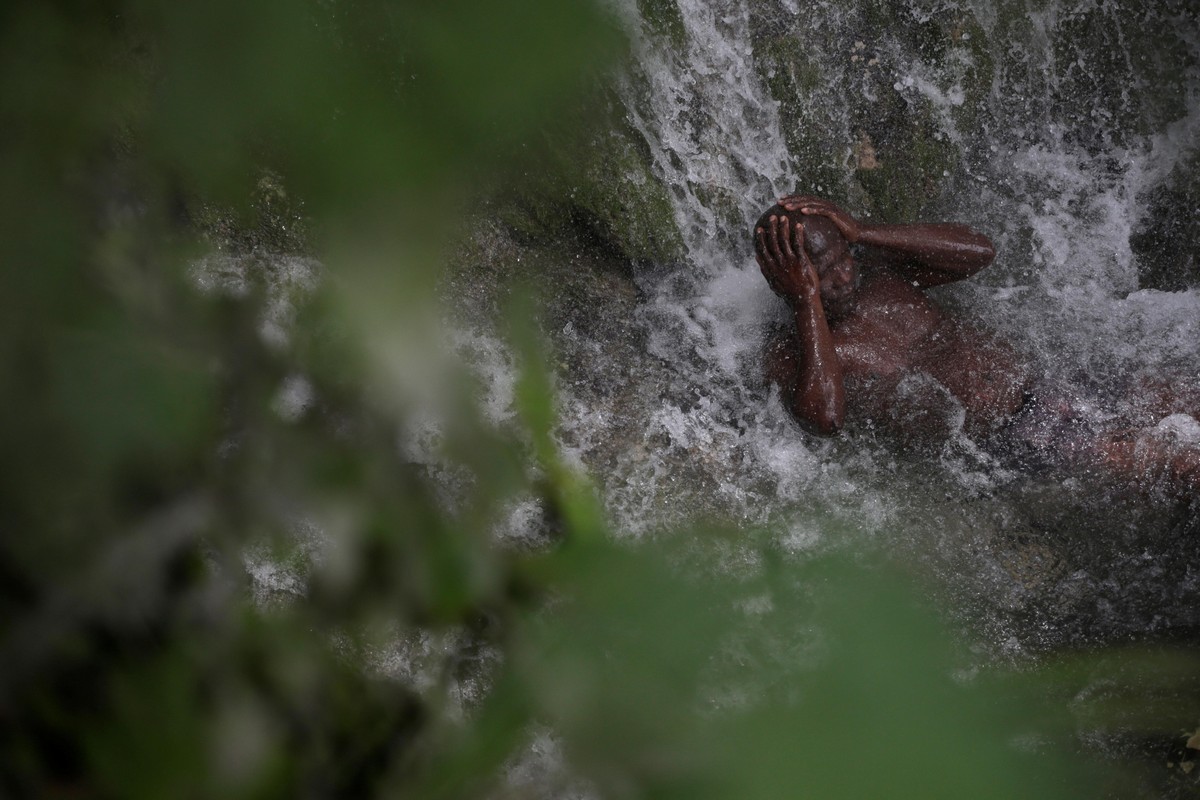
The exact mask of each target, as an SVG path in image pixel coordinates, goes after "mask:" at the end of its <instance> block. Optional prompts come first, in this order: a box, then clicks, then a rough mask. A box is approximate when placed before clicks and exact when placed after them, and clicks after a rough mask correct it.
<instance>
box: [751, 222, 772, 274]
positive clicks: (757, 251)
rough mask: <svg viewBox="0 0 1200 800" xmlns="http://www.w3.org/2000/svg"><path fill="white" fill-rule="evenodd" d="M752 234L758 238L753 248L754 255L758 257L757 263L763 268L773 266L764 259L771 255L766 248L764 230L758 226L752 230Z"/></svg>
mask: <svg viewBox="0 0 1200 800" xmlns="http://www.w3.org/2000/svg"><path fill="white" fill-rule="evenodd" d="M754 235H755V237H756V238H757V239H758V246H757V247H755V248H754V257H755V258H756V259H758V265H759V266H760V267H762V268H763V269H764V270H765V269H767V267H769V266H773V265H771V264H768V263H766V260H767V259H768V258H770V256H771V254H770V252H769V251H768V250H767V239H766V231H764V230H763V229H762V228H758V229H756V230H755V231H754Z"/></svg>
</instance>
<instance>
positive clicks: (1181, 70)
mask: <svg viewBox="0 0 1200 800" xmlns="http://www.w3.org/2000/svg"><path fill="white" fill-rule="evenodd" d="M1172 6H1174V8H1172ZM1186 13H1189V12H1187V10H1186V9H1185V8H1184V7H1183V5H1182V4H1180V3H1178V2H1167V3H1161V4H1159V3H1155V4H1149V5H1142V4H1140V3H1132V2H1125V3H1120V4H1108V5H1104V6H1097V7H1091V8H1084V9H1080V10H1078V11H1076V12H1073V13H1071V14H1069V15H1067V16H1066V17H1065V18H1064V19H1063V20H1062V21H1061V22H1060V24H1059V26H1058V29H1057V32H1056V33H1057V35H1056V36H1055V39H1054V53H1055V60H1056V62H1057V63H1059V64H1063V65H1065V66H1064V67H1063V68H1062V69H1061V75H1060V77H1059V80H1057V81H1056V82H1055V84H1054V86H1053V87H1052V94H1051V96H1050V97H1049V98H1048V102H1049V103H1050V104H1051V105H1052V106H1054V107H1056V108H1059V109H1063V110H1064V111H1065V112H1066V116H1067V117H1068V118H1069V119H1070V120H1071V126H1070V128H1069V130H1068V140H1069V141H1071V142H1072V143H1074V144H1078V145H1080V146H1082V147H1084V148H1085V149H1087V150H1088V151H1089V152H1093V153H1096V152H1104V151H1108V150H1110V149H1112V148H1113V147H1123V146H1127V145H1128V144H1130V137H1140V136H1145V135H1149V134H1152V133H1155V132H1157V131H1160V130H1162V129H1163V128H1165V127H1166V125H1167V124H1169V123H1170V122H1172V121H1174V120H1177V119H1180V118H1182V117H1184V116H1186V115H1187V113H1188V111H1189V108H1188V80H1189V78H1188V76H1189V74H1190V73H1192V72H1193V71H1194V70H1195V68H1196V67H1197V61H1196V56H1195V51H1194V49H1193V46H1192V45H1191V44H1190V43H1189V41H1188V40H1187V38H1188V36H1189V35H1190V34H1189V32H1188V30H1187V29H1186V26H1185V27H1184V29H1182V30H1181V29H1180V26H1178V25H1177V24H1172V23H1173V22H1174V21H1175V20H1177V19H1179V18H1180V17H1181V16H1182V15H1184V14H1186ZM1117 122H1119V123H1120V124H1116V123H1117Z"/></svg>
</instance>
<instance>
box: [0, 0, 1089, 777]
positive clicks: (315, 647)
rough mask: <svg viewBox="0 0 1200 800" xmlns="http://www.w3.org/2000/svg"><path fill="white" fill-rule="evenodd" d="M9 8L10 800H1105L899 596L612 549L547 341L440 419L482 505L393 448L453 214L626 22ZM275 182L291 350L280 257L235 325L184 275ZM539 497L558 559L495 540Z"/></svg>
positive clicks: (253, 281) (4, 353)
mask: <svg viewBox="0 0 1200 800" xmlns="http://www.w3.org/2000/svg"><path fill="white" fill-rule="evenodd" d="M0 15H2V19H0V22H2V24H0V31H3V38H2V40H0V54H2V55H0V58H3V60H4V64H3V69H0V76H3V77H2V78H0V152H2V154H3V162H4V163H5V165H6V171H7V174H6V180H5V181H3V182H2V183H0V263H3V265H4V266H3V269H2V272H0V404H2V405H0V409H2V411H3V417H4V421H3V424H2V425H0V459H2V472H3V475H4V480H3V483H2V484H0V531H2V534H0V664H2V665H3V666H2V669H0V793H2V794H4V795H5V796H14V797H16V796H40V797H54V796H62V797H67V796H69V797H121V798H161V797H221V798H227V797H266V796H279V797H290V796H312V797H325V796H352V797H367V796H373V795H387V796H391V795H395V794H398V793H400V792H403V793H404V796H424V797H461V796H479V795H484V794H490V795H492V796H503V795H504V794H505V793H506V792H507V791H510V790H512V791H515V792H517V793H523V792H526V791H528V792H532V791H534V789H533V788H530V787H526V788H525V789H524V790H522V789H519V788H517V789H514V788H513V786H515V785H516V784H505V783H504V782H503V781H502V780H501V779H502V777H503V775H504V768H505V766H506V765H507V766H508V767H510V768H511V767H513V765H514V764H516V763H517V761H515V760H514V759H517V760H519V758H520V753H521V752H522V749H523V747H524V746H525V744H526V743H527V741H528V739H529V737H530V736H531V735H534V733H535V732H536V731H538V730H549V731H552V732H553V735H554V736H555V737H556V740H557V741H559V742H561V749H562V753H563V758H564V759H565V763H566V764H567V765H568V766H567V771H566V772H565V773H564V774H557V773H555V774H548V775H546V776H545V777H544V781H543V785H544V786H546V787H549V788H550V789H554V788H555V787H556V786H557V787H558V788H563V787H564V786H565V785H566V784H570V785H571V787H573V788H578V785H576V784H574V783H573V781H576V780H579V781H585V782H586V783H585V784H584V785H586V786H591V787H593V788H594V789H595V790H597V791H599V792H600V793H601V794H603V795H604V796H614V797H615V796H665V797H681V798H683V797H687V798H696V797H791V796H796V795H812V796H817V797H864V796H887V797H898V796H914V797H916V796H919V797H931V796H932V797H955V798H958V797H963V796H973V797H991V796H995V797H1001V796H1005V797H1008V796H1039V797H1050V796H1056V795H1064V796H1065V795H1067V794H1071V793H1072V792H1070V791H1068V790H1067V788H1065V787H1066V786H1068V785H1074V786H1077V785H1078V783H1077V781H1076V779H1074V778H1071V783H1070V784H1067V783H1065V781H1066V780H1067V778H1068V777H1070V774H1069V773H1068V772H1066V771H1064V770H1065V767H1064V766H1063V765H1062V764H1059V763H1057V761H1056V758H1055V757H1054V756H1052V755H1049V754H1047V753H1046V752H1035V751H1033V750H1026V751H1022V750H1020V749H1017V748H1014V747H1013V746H1012V741H1013V736H1014V735H1016V734H1019V733H1022V732H1024V729H1023V728H1022V725H1023V724H1025V723H1024V721H1023V720H1025V719H1027V718H1026V717H1024V716H1023V709H1024V706H1022V705H1021V704H1019V703H1015V702H1012V700H1011V698H1012V697H1013V696H1014V695H1013V690H1012V689H1011V688H1006V689H1004V690H1003V692H1002V693H1001V692H989V691H986V690H985V689H983V688H981V687H979V686H971V685H959V684H956V683H955V682H953V681H952V680H951V678H950V666H951V661H950V659H949V654H948V651H947V645H946V642H945V639H944V637H943V636H942V635H941V634H940V633H939V631H938V630H937V628H936V626H934V625H932V623H931V622H930V620H929V618H928V617H927V615H925V614H924V613H920V612H918V611H916V610H914V608H913V606H912V603H911V602H910V599H909V597H908V595H907V593H906V592H905V591H904V590H903V589H901V588H899V587H898V585H897V584H896V583H895V582H894V581H893V580H892V579H891V578H890V577H889V576H888V575H887V574H886V572H884V571H882V570H880V569H877V568H864V567H862V566H859V567H851V566H849V565H846V564H831V563H818V564H810V565H807V566H801V565H797V564H792V563H785V562H784V561H783V560H781V559H780V558H779V557H778V555H777V554H773V552H772V549H771V548H770V547H769V546H768V545H766V544H764V545H763V547H762V548H761V551H762V557H763V559H764V563H765V564H766V566H765V567H764V568H763V570H761V572H759V573H758V574H757V575H756V576H755V577H753V578H745V577H741V578H732V577H721V576H720V573H719V572H716V571H714V570H712V569H704V570H696V571H690V570H689V569H687V568H684V567H682V566H680V565H681V564H684V563H687V561H688V559H687V558H684V557H683V556H681V555H680V553H681V550H686V549H687V543H688V540H689V536H710V537H711V536H718V535H726V536H732V535H734V534H732V533H728V532H726V533H719V532H713V531H709V532H694V533H692V534H689V535H683V534H680V535H678V536H675V537H664V541H663V542H661V543H659V544H657V545H653V546H645V547H641V548H637V549H635V550H630V549H627V548H622V547H618V546H615V545H613V544H612V543H611V542H610V540H609V538H608V537H607V536H606V532H605V528H604V523H603V519H602V514H601V513H600V511H599V509H598V508H597V506H596V503H595V500H594V498H593V496H592V495H591V494H590V493H589V491H588V489H587V487H586V484H585V483H584V482H583V481H582V480H581V479H580V478H579V477H578V476H577V475H575V474H574V473H572V472H571V471H570V470H568V469H566V468H565V467H564V466H563V464H562V463H561V462H560V461H559V460H558V457H557V455H556V450H555V446H554V442H553V437H552V434H551V431H552V427H553V424H554V412H553V403H552V398H551V394H550V390H549V382H548V378H547V376H546V375H544V374H543V373H542V372H541V371H540V369H539V367H538V366H537V365H538V364H539V362H540V361H541V359H540V358H539V357H538V356H537V336H536V334H535V333H534V332H532V331H531V330H530V329H528V328H527V327H523V326H521V325H517V326H515V330H516V333H515V334H514V336H513V341H514V342H515V343H516V346H517V348H518V350H519V351H520V352H522V353H523V354H524V363H525V367H524V369H523V376H524V377H523V379H522V383H521V385H520V387H519V390H518V395H519V401H518V405H519V407H520V410H521V414H522V421H521V424H520V425H516V426H513V428H511V429H508V430H496V429H494V428H491V427H488V426H485V425H483V424H481V423H480V422H479V417H478V415H477V413H476V412H474V411H471V410H470V397H469V394H468V393H466V392H465V391H460V392H457V393H452V395H451V399H450V400H449V401H448V402H449V403H450V405H451V406H452V407H458V406H462V407H463V408H464V409H467V410H465V411H463V412H462V413H457V414H449V415H448V419H449V420H450V422H449V424H448V426H447V428H446V429H445V430H444V431H443V440H444V442H443V450H444V459H445V461H446V463H447V464H454V465H456V467H455V468H456V469H457V470H458V473H457V474H458V476H459V479H458V481H457V483H458V484H459V491H458V492H457V493H456V494H455V496H454V497H453V498H447V497H446V496H445V493H444V490H443V489H442V488H440V487H441V486H442V484H441V483H439V482H436V481H434V480H432V479H431V468H430V467H429V466H428V465H425V464H418V463H413V461H412V460H410V459H407V458H406V457H405V456H404V455H403V454H402V451H401V450H400V448H398V447H397V446H396V445H395V442H396V439H397V431H398V430H400V429H401V428H402V427H403V426H404V424H405V423H406V420H407V419H408V418H409V417H410V416H411V415H412V414H413V413H415V412H414V408H415V407H416V400H414V397H415V396H416V395H417V394H418V393H419V392H418V390H419V389H421V388H423V386H422V383H423V381H425V380H426V377H427V373H426V372H424V371H420V370H422V369H424V367H422V365H423V364H425V362H424V361H423V360H422V359H421V358H417V357H415V356H414V351H423V350H425V349H428V348H429V343H428V342H426V341H418V340H414V338H413V337H415V336H419V335H428V334H429V329H428V328H424V327H422V320H423V319H424V318H425V317H426V316H427V313H426V312H427V311H428V309H429V308H430V306H431V304H432V302H433V287H434V285H435V283H436V271H437V267H438V264H439V263H440V256H439V252H440V251H439V247H440V244H441V241H442V238H443V230H444V227H445V226H444V224H443V223H445V222H446V221H447V220H453V219H454V218H455V214H454V211H455V209H456V206H455V205H454V204H453V203H451V202H448V200H447V198H452V197H460V196H463V195H466V196H468V197H469V196H470V184H469V181H471V180H472V179H473V178H475V177H478V176H481V175H486V174H488V173H489V172H490V171H491V170H493V169H495V168H496V167H497V165H498V164H499V163H500V160H501V159H502V158H503V156H504V153H505V152H506V149H507V148H508V147H510V146H512V145H513V144H514V143H516V142H518V141H519V140H520V139H521V137H523V136H525V135H527V134H528V133H529V132H530V131H532V130H534V129H535V128H536V127H537V126H539V125H541V124H543V123H544V122H545V121H546V120H547V119H548V118H549V117H550V116H551V115H553V113H554V111H555V109H556V108H557V107H558V105H557V104H558V102H559V101H560V100H563V99H566V98H569V97H570V96H571V95H572V92H573V91H574V89H575V87H576V86H577V84H578V82H579V81H580V80H581V79H582V76H584V75H585V74H586V73H587V71H588V70H589V69H592V68H593V67H594V66H595V65H596V64H598V63H601V60H602V59H603V58H604V57H605V56H606V54H607V53H608V51H609V50H610V48H611V47H612V45H613V44H614V38H615V34H613V33H612V31H611V29H610V27H609V25H608V23H607V22H606V21H605V19H604V18H603V17H602V16H601V15H600V14H599V13H598V12H597V11H595V9H593V8H591V7H590V6H587V5H584V4H562V3H559V2H557V0H517V1H516V2H511V3H505V4H486V3H479V4H471V3H464V2H443V3H439V4H436V5H433V4H425V5H421V6H416V5H415V4H414V5H413V7H401V6H397V5H394V4H387V3H381V2H364V3H359V4H355V5H354V6H353V7H348V6H346V5H343V4H336V3H320V2H313V3H282V2H265V3H255V4H244V3H236V2H227V1H225V0H211V1H210V2H206V3H203V4H197V3H154V2H149V1H148V0H147V1H145V2H135V1H134V0H130V1H129V2H119V1H117V0H114V2H110V3H101V4H84V5H79V4H71V3H58V4H51V3H15V4H9V5H8V6H6V7H5V9H4V10H3V11H2V12H0ZM266 168H270V169H272V170H274V172H275V173H276V174H278V175H280V176H282V180H283V185H285V186H288V187H291V188H292V189H294V190H298V191H299V194H300V196H302V197H304V198H305V202H306V204H307V208H308V209H309V218H310V220H311V223H312V226H313V229H314V230H315V231H316V232H315V233H314V234H313V235H314V237H315V238H316V240H317V241H316V242H315V244H314V246H315V247H317V248H318V250H319V252H320V254H321V257H322V261H323V262H324V263H325V265H326V269H327V274H326V280H325V284H324V288H323V289H322V290H320V291H318V292H314V293H313V294H312V295H311V296H309V297H307V299H306V300H305V302H304V307H303V308H302V309H301V311H300V313H299V317H298V319H297V321H296V323H295V325H294V329H293V331H292V336H291V339H290V340H289V341H288V342H287V343H286V344H285V345H281V344H280V343H279V342H278V341H274V340H271V339H269V338H264V337H263V336H261V335H260V333H259V327H260V325H261V316H260V310H261V309H260V305H261V304H260V302H259V301H260V300H261V298H262V296H263V295H265V294H267V293H268V286H269V284H270V283H271V281H272V280H273V279H274V277H277V276H274V277H273V276H272V274H271V273H272V270H273V269H278V268H279V263H278V262H272V261H270V259H267V260H258V261H254V260H252V261H250V262H247V263H248V264H249V268H248V269H249V272H248V274H247V275H246V276H245V279H246V292H245V296H244V297H240V298H230V297H227V296H222V295H204V294H202V293H199V292H197V291H196V290H195V289H194V287H193V286H192V281H191V280H190V279H189V276H188V274H187V267H186V265H187V264H188V263H189V260H190V259H192V258H194V257H196V256H198V255H200V254H202V253H203V252H204V251H205V249H206V248H211V245H201V244H198V243H197V242H196V241H195V238H194V226H193V225H192V224H190V222H191V221H194V220H195V219H196V218H197V217H199V216H203V215H202V214H198V210H199V209H203V208H206V207H208V206H206V204H215V205H217V206H233V207H241V208H243V209H244V211H245V212H246V214H247V217H246V219H245V220H244V221H243V223H242V224H243V225H244V227H245V228H247V229H250V228H252V227H253V225H254V224H255V223H254V221H253V213H254V209H253V208H252V207H250V206H249V204H248V201H247V198H249V197H251V196H252V194H253V192H252V191H251V190H252V188H253V187H255V186H256V185H258V183H259V181H260V178H261V176H262V174H263V170H264V169H266ZM514 318H515V319H525V320H526V321H527V318H528V315H527V314H526V315H521V314H514ZM298 373H303V374H305V375H307V376H308V377H309V379H310V380H311V381H312V383H313V385H314V387H315V396H316V397H317V398H318V402H317V404H316V407H314V408H312V409H310V410H309V412H308V413H306V414H304V415H302V416H301V418H300V419H299V420H297V421H290V422H289V421H285V420H284V419H283V418H282V417H281V416H280V414H278V413H277V412H276V411H275V410H274V409H273V403H274V402H275V398H276V396H277V392H278V389H279V387H280V385H281V382H282V381H284V379H285V378H287V377H288V376H292V375H296V374H298ZM528 497H536V498H540V502H541V503H542V506H543V507H544V508H545V510H546V514H547V517H548V527H549V528H552V529H556V530H558V531H559V536H558V539H559V541H558V543H557V544H547V545H546V546H545V547H544V548H541V549H535V550H533V551H532V552H525V551H520V550H514V549H512V548H509V549H503V548H500V547H498V546H496V544H495V543H494V542H493V537H492V535H491V531H492V528H493V527H494V525H495V523H496V521H497V520H498V519H499V518H500V517H501V516H502V515H503V514H504V513H505V511H506V509H508V508H510V507H511V504H512V502H513V501H515V500H519V499H523V498H528ZM306 523H316V524H320V525H321V526H322V528H323V530H324V531H325V535H326V536H327V537H328V539H329V540H330V542H331V544H330V547H329V549H328V551H327V552H326V553H325V555H324V557H323V558H319V559H316V560H315V561H316V563H315V564H313V565H312V568H311V573H310V575H309V577H308V583H307V585H305V586H304V587H301V588H299V589H297V590H296V592H295V596H294V597H293V598H292V599H291V601H289V602H287V603H282V604H275V605H270V604H268V605H266V606H264V605H261V604H256V603H255V602H253V600H252V597H251V591H250V589H251V587H250V585H249V581H248V580H247V577H246V570H245V567H244V558H245V556H246V554H247V553H250V552H261V551H263V550H264V549H271V548H274V550H273V552H274V553H275V555H276V558H277V559H278V560H280V561H285V560H287V559H289V558H297V556H296V553H297V551H298V550H299V549H302V548H301V546H300V541H299V539H298V538H297V534H296V531H297V529H298V528H300V527H302V526H303V525H304V524H306ZM738 535H751V534H738ZM300 560H304V559H300ZM430 642H432V643H433V644H432V645H430V646H428V647H425V648H424V649H422V648H421V647H419V646H418V647H415V648H409V650H408V651H406V652H408V655H409V656H410V657H409V658H408V661H406V662H404V663H412V662H419V664H420V665H421V670H420V672H421V674H420V675H419V676H417V678H419V679H414V678H413V676H409V679H408V680H402V679H400V677H402V676H397V675H396V673H397V672H400V673H403V672H404V669H399V670H397V669H393V670H391V671H389V670H387V669H386V668H385V667H386V663H387V661H388V659H387V658H386V657H385V656H386V654H387V653H388V652H390V649H397V648H399V649H400V650H402V651H403V650H404V648H405V647H406V646H408V645H411V644H413V643H417V644H418V645H420V644H421V643H426V644H428V643H430ZM402 661H404V659H402ZM467 685H475V686H478V687H480V690H479V691H478V692H477V693H476V694H474V695H467V694H466V693H464V692H463V691H462V687H464V686H467ZM1001 698H1003V701H1002V700H1001ZM1046 729H1047V728H1045V726H1043V728H1042V730H1043V731H1044V730H1046ZM1051 752H1053V751H1051ZM551 772H553V770H551Z"/></svg>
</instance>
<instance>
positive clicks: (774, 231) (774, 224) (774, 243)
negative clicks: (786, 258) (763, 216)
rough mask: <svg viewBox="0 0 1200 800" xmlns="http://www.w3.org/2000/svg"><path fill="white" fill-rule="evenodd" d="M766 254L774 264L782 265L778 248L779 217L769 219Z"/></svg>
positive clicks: (780, 252)
mask: <svg viewBox="0 0 1200 800" xmlns="http://www.w3.org/2000/svg"><path fill="white" fill-rule="evenodd" d="M767 245H768V252H769V253H770V254H771V256H773V257H774V259H775V263H776V264H783V251H782V250H781V249H780V248H779V217H776V216H772V217H771V235H770V236H769V237H768V238H767Z"/></svg>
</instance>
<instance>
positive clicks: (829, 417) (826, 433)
mask: <svg viewBox="0 0 1200 800" xmlns="http://www.w3.org/2000/svg"><path fill="white" fill-rule="evenodd" d="M792 416H793V417H795V419H796V422H798V423H800V427H801V428H803V429H804V430H805V431H807V432H808V433H811V434H813V435H814V436H822V437H826V438H828V437H831V436H837V435H838V434H839V433H841V432H842V428H843V427H845V425H846V410H845V408H829V409H824V410H823V411H822V413H817V414H812V413H808V414H804V413H801V409H793V410H792Z"/></svg>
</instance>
